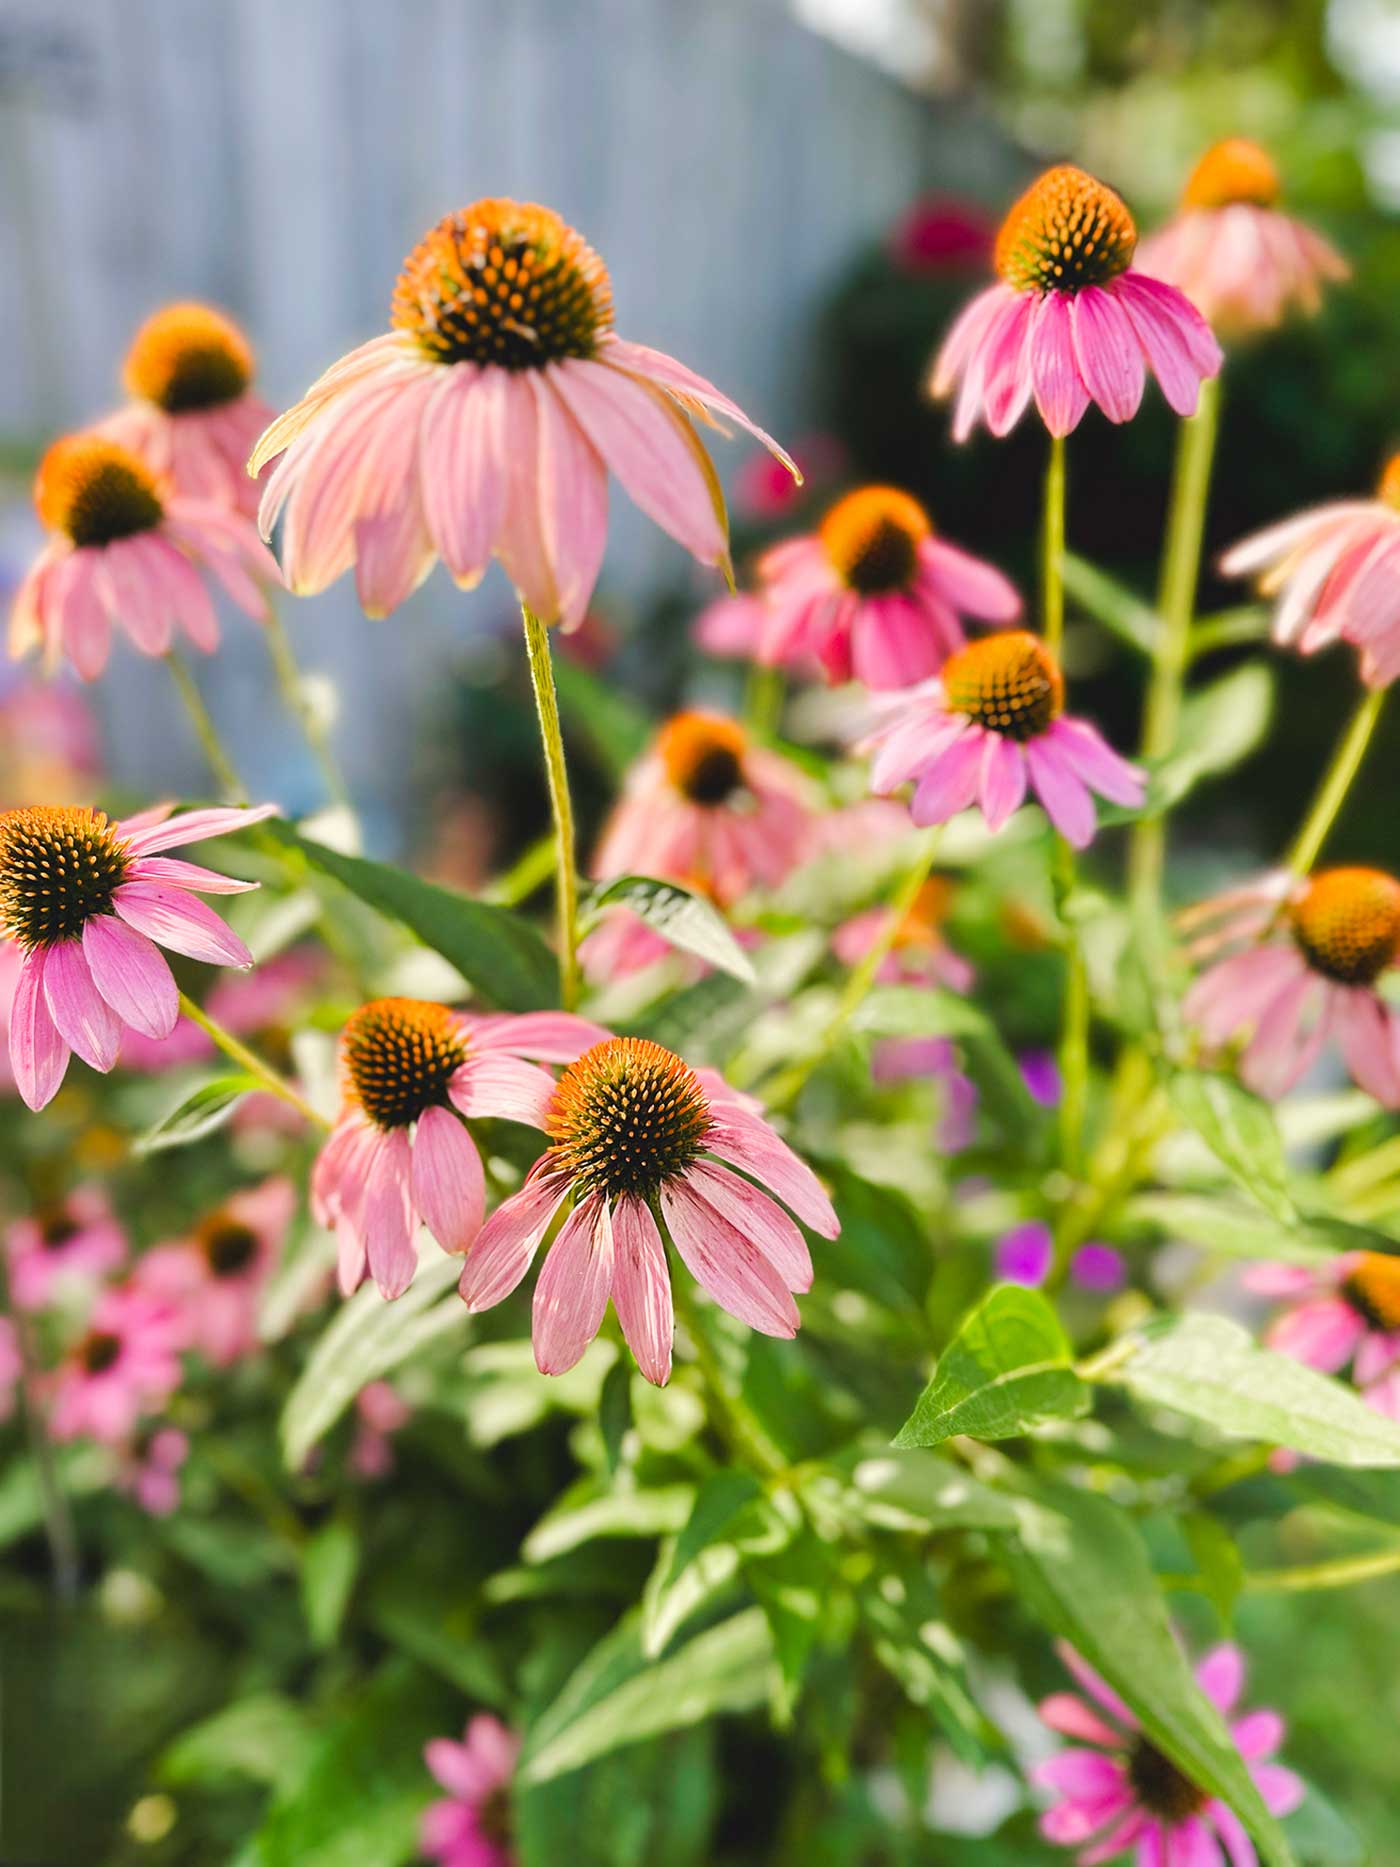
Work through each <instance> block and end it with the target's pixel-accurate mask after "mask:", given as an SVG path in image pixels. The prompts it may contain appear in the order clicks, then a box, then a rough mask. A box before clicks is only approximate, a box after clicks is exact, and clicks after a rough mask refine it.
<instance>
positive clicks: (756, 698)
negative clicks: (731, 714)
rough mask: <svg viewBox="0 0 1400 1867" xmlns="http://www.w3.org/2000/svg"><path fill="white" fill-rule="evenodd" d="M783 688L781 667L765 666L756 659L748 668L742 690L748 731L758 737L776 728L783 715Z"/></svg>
mask: <svg viewBox="0 0 1400 1867" xmlns="http://www.w3.org/2000/svg"><path fill="white" fill-rule="evenodd" d="M785 688H786V683H785V682H784V680H783V671H782V669H781V668H766V667H764V666H763V664H762V663H761V662H757V661H756V662H755V663H754V664H753V666H752V667H751V668H750V669H749V678H748V684H747V687H746V688H745V692H744V721H745V724H746V725H747V726H748V728H749V730H750V732H754V733H757V734H758V736H759V738H760V739H764V738H767V737H768V736H769V735H770V734H772V733H775V732H776V731H777V730H778V724H779V722H780V721H781V719H782V717H783V701H784V699H785V698H786V693H785Z"/></svg>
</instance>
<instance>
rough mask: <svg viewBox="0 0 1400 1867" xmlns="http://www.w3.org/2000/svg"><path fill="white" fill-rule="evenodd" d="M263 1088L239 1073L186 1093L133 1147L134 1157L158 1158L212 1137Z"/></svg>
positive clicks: (212, 1081) (213, 1078)
mask: <svg viewBox="0 0 1400 1867" xmlns="http://www.w3.org/2000/svg"><path fill="white" fill-rule="evenodd" d="M262 1087H263V1085H262V1084H261V1083H260V1082H259V1081H258V1079H257V1077H256V1076H249V1075H248V1074H247V1073H246V1072H245V1071H242V1070H239V1071H237V1072H235V1073H232V1074H230V1075H226V1076H213V1077H210V1078H209V1079H208V1080H207V1081H205V1082H202V1083H197V1084H196V1085H195V1087H194V1088H193V1089H190V1090H188V1091H187V1092H186V1093H185V1094H184V1095H183V1096H181V1098H180V1100H179V1101H178V1102H177V1103H176V1104H175V1106H174V1108H173V1109H171V1110H170V1112H169V1113H168V1114H166V1115H162V1116H161V1118H160V1120H159V1121H158V1122H155V1123H154V1124H153V1125H152V1126H151V1127H149V1128H148V1129H147V1130H146V1132H145V1134H143V1135H141V1136H140V1137H139V1139H138V1140H137V1141H136V1142H135V1143H134V1149H133V1151H134V1152H135V1153H137V1154H160V1153H163V1152H164V1151H165V1149H166V1148H171V1147H188V1146H189V1145H190V1143H191V1142H192V1141H202V1140H203V1139H204V1137H205V1136H206V1135H211V1134H216V1133H217V1132H218V1131H219V1129H220V1128H222V1127H223V1126H224V1124H225V1123H226V1122H228V1121H230V1120H231V1119H232V1116H233V1111H234V1110H235V1109H236V1108H237V1107H238V1105H239V1103H240V1102H241V1101H242V1100H243V1098H244V1096H246V1095H248V1094H250V1093H251V1092H252V1091H253V1090H255V1089H261V1088H262Z"/></svg>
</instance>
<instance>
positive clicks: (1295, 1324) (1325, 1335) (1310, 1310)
mask: <svg viewBox="0 0 1400 1867" xmlns="http://www.w3.org/2000/svg"><path fill="white" fill-rule="evenodd" d="M1365 1333H1366V1324H1365V1321H1364V1320H1363V1319H1362V1317H1361V1316H1359V1315H1358V1314H1357V1312H1356V1311H1355V1310H1354V1309H1353V1308H1352V1307H1351V1305H1350V1303H1348V1302H1346V1301H1345V1299H1344V1298H1342V1297H1313V1298H1312V1299H1310V1300H1309V1301H1308V1302H1306V1303H1300V1304H1298V1306H1297V1307H1296V1308H1295V1309H1291V1310H1288V1311H1286V1312H1285V1314H1284V1315H1282V1316H1280V1317H1279V1319H1278V1321H1277V1322H1276V1323H1275V1324H1274V1325H1273V1327H1272V1328H1271V1329H1270V1330H1269V1333H1268V1338H1267V1339H1268V1344H1269V1347H1270V1348H1271V1349H1274V1350H1275V1351H1276V1352H1277V1353H1278V1354H1280V1355H1291V1356H1292V1358H1293V1360H1294V1361H1301V1362H1303V1363H1305V1364H1306V1365H1307V1366H1308V1367H1309V1368H1316V1369H1317V1370H1318V1371H1319V1373H1321V1374H1336V1373H1338V1372H1339V1371H1340V1370H1341V1369H1342V1368H1344V1367H1345V1366H1346V1365H1347V1363H1348V1362H1349V1361H1350V1360H1351V1358H1352V1356H1353V1355H1354V1354H1355V1352H1356V1349H1357V1345H1358V1344H1359V1343H1360V1341H1361V1339H1362V1337H1363V1336H1364V1335H1365Z"/></svg>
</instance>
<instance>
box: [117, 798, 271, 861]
mask: <svg viewBox="0 0 1400 1867" xmlns="http://www.w3.org/2000/svg"><path fill="white" fill-rule="evenodd" d="M278 808H279V807H278V806H277V805H276V804H255V805H252V806H250V807H244V806H240V805H215V806H213V807H212V808H211V809H208V810H185V811H181V812H180V814H179V815H178V816H171V815H170V810H171V806H170V805H168V804H162V805H160V806H158V809H159V812H160V814H159V815H158V816H157V815H156V813H155V811H144V812H142V813H141V815H140V816H138V817H130V818H127V819H126V820H124V821H123V822H121V823H119V824H118V825H117V826H116V829H117V835H118V836H119V837H121V838H122V840H123V841H124V843H125V844H126V848H127V853H128V854H129V855H133V856H153V855H154V854H155V853H156V851H157V850H158V849H179V848H181V847H183V845H185V844H186V843H203V842H207V841H208V840H209V838H210V837H214V836H232V835H233V833H234V831H235V830H246V829H247V828H248V826H249V825H250V824H254V823H262V822H264V821H265V820H266V819H267V818H268V817H275V816H277V814H278Z"/></svg>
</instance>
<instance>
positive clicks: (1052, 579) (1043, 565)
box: [1040, 434, 1065, 661]
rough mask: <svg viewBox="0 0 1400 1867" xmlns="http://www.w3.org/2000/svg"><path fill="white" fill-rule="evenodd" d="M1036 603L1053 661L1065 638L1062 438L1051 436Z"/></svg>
mask: <svg viewBox="0 0 1400 1867" xmlns="http://www.w3.org/2000/svg"><path fill="white" fill-rule="evenodd" d="M1040 577H1041V583H1040V600H1041V612H1042V615H1043V617H1044V634H1045V646H1046V647H1047V648H1048V649H1049V650H1050V652H1051V654H1052V655H1053V656H1054V657H1055V659H1056V661H1058V660H1059V658H1060V653H1061V650H1062V648H1063V646H1064V639H1065V437H1064V436H1063V435H1062V434H1052V435H1051V437H1050V459H1049V460H1048V462H1047V463H1046V467H1045V495H1044V503H1043V506H1042V510H1041V533H1040Z"/></svg>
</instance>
